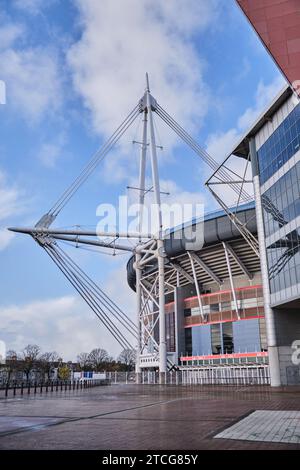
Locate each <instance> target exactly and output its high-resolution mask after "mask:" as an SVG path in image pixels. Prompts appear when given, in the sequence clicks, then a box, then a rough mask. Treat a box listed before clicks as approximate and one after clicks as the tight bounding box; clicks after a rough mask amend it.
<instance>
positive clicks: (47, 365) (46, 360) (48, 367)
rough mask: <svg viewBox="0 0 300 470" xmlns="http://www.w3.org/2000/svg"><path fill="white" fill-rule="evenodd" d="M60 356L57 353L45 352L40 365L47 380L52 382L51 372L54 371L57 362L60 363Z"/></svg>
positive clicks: (40, 359)
mask: <svg viewBox="0 0 300 470" xmlns="http://www.w3.org/2000/svg"><path fill="white" fill-rule="evenodd" d="M58 360H59V355H58V354H57V352H56V351H51V352H45V353H43V354H42V355H41V356H40V357H39V359H38V363H39V366H40V368H41V370H42V372H43V374H44V375H46V376H47V379H48V380H50V378H51V372H52V370H53V367H54V364H55V362H58Z"/></svg>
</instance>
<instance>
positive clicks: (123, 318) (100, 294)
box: [56, 246, 137, 336]
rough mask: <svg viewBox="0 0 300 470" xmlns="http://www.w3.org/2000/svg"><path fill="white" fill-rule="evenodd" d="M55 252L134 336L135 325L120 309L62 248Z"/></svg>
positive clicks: (57, 247) (57, 248)
mask: <svg viewBox="0 0 300 470" xmlns="http://www.w3.org/2000/svg"><path fill="white" fill-rule="evenodd" d="M56 251H57V252H58V253H59V254H60V256H61V257H62V259H63V260H64V262H65V263H66V264H67V265H68V266H70V268H71V269H74V272H76V273H77V274H78V275H80V276H82V278H83V279H84V280H85V282H86V283H87V284H88V286H89V287H90V288H91V289H93V291H94V292H95V295H96V297H97V298H98V299H99V300H100V301H101V302H103V303H104V304H105V306H106V308H107V309H108V310H109V311H110V313H112V315H114V316H115V317H116V318H117V319H118V320H119V321H120V323H122V325H123V326H124V327H125V328H126V329H127V330H128V331H129V332H130V333H131V334H132V335H134V336H135V334H137V331H136V330H137V327H136V325H135V323H134V322H133V321H132V320H131V319H130V318H129V317H128V316H127V315H126V313H125V312H123V311H122V310H121V309H120V307H118V305H117V304H115V302H114V301H113V300H112V299H111V298H110V297H109V296H108V295H107V294H105V292H104V291H103V290H102V289H101V288H100V287H99V286H98V285H97V284H96V283H95V282H94V281H93V280H92V279H91V278H90V277H89V276H88V275H87V274H86V273H85V272H84V271H83V270H82V269H81V268H80V267H79V266H78V265H77V264H76V263H75V261H74V260H72V258H71V257H70V256H69V255H67V253H65V252H64V251H63V250H62V248H60V247H59V246H56Z"/></svg>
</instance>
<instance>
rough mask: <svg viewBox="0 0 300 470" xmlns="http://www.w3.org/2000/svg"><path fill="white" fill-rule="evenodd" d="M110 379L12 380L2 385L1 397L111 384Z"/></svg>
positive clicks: (0, 389)
mask: <svg viewBox="0 0 300 470" xmlns="http://www.w3.org/2000/svg"><path fill="white" fill-rule="evenodd" d="M109 384H110V381H109V380H108V379H105V380H104V379H101V380H99V379H98V380H51V381H48V382H32V381H30V382H10V383H6V384H2V385H1V386H0V397H8V396H16V395H19V396H23V395H31V394H33V395H36V394H38V393H40V394H42V393H51V392H67V391H75V390H84V389H87V388H92V387H99V386H101V385H109Z"/></svg>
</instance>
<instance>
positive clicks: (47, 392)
mask: <svg viewBox="0 0 300 470" xmlns="http://www.w3.org/2000/svg"><path fill="white" fill-rule="evenodd" d="M46 393H48V380H47V382H46Z"/></svg>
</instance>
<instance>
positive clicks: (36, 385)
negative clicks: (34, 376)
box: [33, 382, 37, 394]
mask: <svg viewBox="0 0 300 470" xmlns="http://www.w3.org/2000/svg"><path fill="white" fill-rule="evenodd" d="M36 386H37V384H36V382H34V391H33V393H34V394H36Z"/></svg>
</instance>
